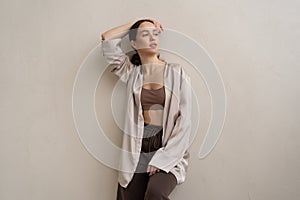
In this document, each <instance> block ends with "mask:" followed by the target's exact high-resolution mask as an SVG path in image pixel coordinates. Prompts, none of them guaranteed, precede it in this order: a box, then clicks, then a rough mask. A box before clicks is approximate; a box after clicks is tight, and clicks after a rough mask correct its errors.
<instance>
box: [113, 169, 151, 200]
mask: <svg viewBox="0 0 300 200" xmlns="http://www.w3.org/2000/svg"><path fill="white" fill-rule="evenodd" d="M148 180H149V175H148V174H147V173H135V174H134V175H133V178H132V180H131V181H130V183H129V184H128V186H127V187H126V188H123V187H122V186H121V185H120V184H118V191H117V200H144V195H145V191H146V188H147V183H148Z"/></svg>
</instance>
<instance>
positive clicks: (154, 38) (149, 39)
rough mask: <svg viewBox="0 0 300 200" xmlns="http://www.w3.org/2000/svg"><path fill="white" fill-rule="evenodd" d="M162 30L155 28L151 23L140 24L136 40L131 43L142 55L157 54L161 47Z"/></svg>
mask: <svg viewBox="0 0 300 200" xmlns="http://www.w3.org/2000/svg"><path fill="white" fill-rule="evenodd" d="M159 34H160V29H159V28H157V27H155V26H154V24H152V23H151V22H143V23H141V24H140V26H139V28H138V30H137V34H136V40H135V41H131V42H132V43H131V44H132V46H133V47H134V48H135V49H136V50H138V51H139V52H142V53H155V54H156V53H157V51H158V47H159Z"/></svg>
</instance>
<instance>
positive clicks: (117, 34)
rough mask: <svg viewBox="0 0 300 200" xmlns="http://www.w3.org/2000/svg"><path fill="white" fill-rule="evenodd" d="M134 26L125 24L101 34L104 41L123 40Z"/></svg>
mask: <svg viewBox="0 0 300 200" xmlns="http://www.w3.org/2000/svg"><path fill="white" fill-rule="evenodd" d="M133 24H134V22H129V23H127V24H123V25H120V26H117V27H114V28H112V29H110V30H108V31H106V32H104V33H102V34H101V39H102V40H109V39H114V38H123V37H124V36H125V35H126V34H127V33H128V31H129V29H130V27H131V26H132V25H133Z"/></svg>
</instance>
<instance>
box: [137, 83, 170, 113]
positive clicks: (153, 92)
mask: <svg viewBox="0 0 300 200" xmlns="http://www.w3.org/2000/svg"><path fill="white" fill-rule="evenodd" d="M141 104H142V108H143V110H163V109H164V105H165V87H164V86H163V87H161V88H158V89H145V88H142V93H141Z"/></svg>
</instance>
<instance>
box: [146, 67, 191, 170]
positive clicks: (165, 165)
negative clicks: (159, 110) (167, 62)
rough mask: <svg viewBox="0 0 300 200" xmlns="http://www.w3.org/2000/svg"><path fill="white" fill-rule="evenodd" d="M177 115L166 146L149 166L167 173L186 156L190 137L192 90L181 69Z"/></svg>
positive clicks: (158, 152) (186, 76) (156, 154)
mask: <svg viewBox="0 0 300 200" xmlns="http://www.w3.org/2000/svg"><path fill="white" fill-rule="evenodd" d="M180 77H181V78H180V82H181V84H180V94H179V97H180V102H179V115H178V117H177V118H176V121H175V122H176V123H175V125H174V128H173V130H172V133H171V136H170V138H169V139H168V142H167V144H166V145H165V146H164V147H162V148H160V149H159V150H158V151H157V152H156V153H155V154H154V156H153V158H152V160H151V161H150V163H149V165H152V166H155V167H157V168H159V169H161V170H163V171H166V172H169V171H170V170H171V169H172V168H174V167H175V166H176V165H177V164H179V163H180V162H181V161H182V159H183V157H184V156H185V155H187V152H188V148H189V144H190V135H191V113H192V107H191V106H192V96H191V95H192V89H191V82H190V77H189V76H188V75H187V74H186V73H185V72H184V70H183V69H181V76H180Z"/></svg>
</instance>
